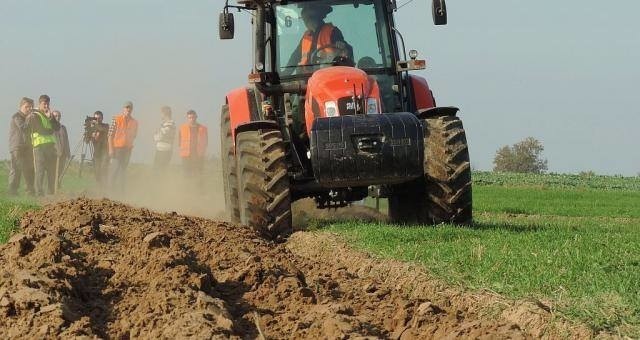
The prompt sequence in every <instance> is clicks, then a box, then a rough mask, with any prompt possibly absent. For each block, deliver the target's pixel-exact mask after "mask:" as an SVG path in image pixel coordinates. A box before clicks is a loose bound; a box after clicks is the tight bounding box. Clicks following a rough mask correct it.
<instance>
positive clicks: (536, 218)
mask: <svg viewBox="0 0 640 340" xmlns="http://www.w3.org/2000/svg"><path fill="white" fill-rule="evenodd" d="M72 173H73V172H72ZM0 182H1V183H3V184H2V185H0V214H1V215H0V216H1V217H0V242H4V241H5V240H6V238H7V237H8V235H9V234H10V233H11V232H12V231H13V230H15V227H16V223H17V221H18V219H19V217H20V215H21V214H22V212H23V211H25V210H27V209H34V208H36V207H37V202H35V201H32V200H30V199H26V198H19V199H17V200H8V199H7V198H6V172H5V171H0ZM88 183H89V182H88V181H87V180H86V179H84V180H82V179H78V178H77V176H74V175H71V176H69V177H68V178H67V182H65V187H66V188H67V190H70V191H72V192H73V191H76V192H77V191H78V190H81V189H82V187H83V186H86V185H89V184H88ZM473 190H474V191H473V192H474V209H475V211H474V214H475V215H474V219H475V222H476V225H475V226H474V227H473V228H461V227H457V226H449V225H443V226H437V227H397V226H390V225H384V224H365V225H363V224H362V223H360V222H330V221H329V222H327V221H323V222H318V226H320V227H322V230H326V231H330V232H334V233H337V234H339V235H341V236H342V237H344V238H345V239H346V240H348V241H349V242H351V243H352V244H353V245H354V246H355V247H357V248H360V249H363V250H366V251H369V252H371V253H373V254H377V255H379V256H381V257H386V258H396V259H401V260H406V261H414V262H418V263H421V264H423V265H424V266H425V268H426V269H427V271H429V272H430V273H432V274H433V276H434V277H437V278H440V279H442V280H444V281H446V282H449V283H451V284H454V285H459V286H461V287H464V288H467V289H472V290H475V289H481V290H482V289H483V290H491V291H494V292H497V293H500V294H502V295H504V296H507V297H511V298H524V299H536V300H539V301H543V302H544V303H545V304H547V305H550V307H551V308H552V309H553V310H554V312H556V313H558V314H560V315H563V316H566V317H567V318H569V319H572V320H577V321H581V322H584V323H586V324H587V325H589V326H591V327H592V328H593V329H594V330H596V331H600V330H605V331H608V332H612V333H618V334H622V335H627V336H631V337H640V289H639V287H640V178H638V177H635V178H622V177H606V176H593V175H592V176H579V175H519V174H494V173H486V172H476V173H474V188H473ZM384 206H385V204H384V202H383V204H382V208H383V209H384Z"/></svg>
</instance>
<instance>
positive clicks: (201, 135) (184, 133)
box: [180, 123, 209, 157]
mask: <svg viewBox="0 0 640 340" xmlns="http://www.w3.org/2000/svg"><path fill="white" fill-rule="evenodd" d="M191 138H192V136H191V125H189V123H184V124H182V126H180V157H190V156H192V155H191ZM196 138H198V140H197V143H196V153H197V154H196V156H198V157H204V153H205V152H206V151H207V143H208V142H209V137H208V134H207V128H206V127H205V126H203V125H200V124H198V135H197V136H196Z"/></svg>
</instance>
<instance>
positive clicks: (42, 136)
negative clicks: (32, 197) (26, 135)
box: [27, 94, 60, 196]
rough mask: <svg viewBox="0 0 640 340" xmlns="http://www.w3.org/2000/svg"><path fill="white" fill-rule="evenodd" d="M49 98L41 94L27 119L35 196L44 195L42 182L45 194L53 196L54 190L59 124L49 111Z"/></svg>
mask: <svg viewBox="0 0 640 340" xmlns="http://www.w3.org/2000/svg"><path fill="white" fill-rule="evenodd" d="M50 104H51V98H49V96H47V95H46V94H43V95H41V96H40V98H38V109H37V110H34V111H32V112H31V114H30V115H29V116H28V117H27V125H28V126H29V129H30V130H31V145H32V146H33V158H34V166H35V189H36V195H37V196H43V195H44V194H45V188H44V180H45V178H46V180H47V189H48V190H47V193H48V194H49V195H53V194H54V193H55V190H56V182H57V179H56V160H57V152H56V135H55V133H56V131H58V130H59V129H60V124H59V123H58V121H57V120H56V119H55V118H54V117H53V115H52V114H51V110H50V109H49V107H50Z"/></svg>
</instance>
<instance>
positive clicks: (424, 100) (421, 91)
mask: <svg viewBox="0 0 640 340" xmlns="http://www.w3.org/2000/svg"><path fill="white" fill-rule="evenodd" d="M409 80H410V81H411V90H412V92H413V93H412V95H413V102H414V104H415V109H416V112H418V111H420V110H426V109H430V108H432V107H435V106H436V100H435V98H434V97H433V92H432V91H431V89H430V88H429V84H428V83H427V80H426V79H424V78H422V77H420V76H416V75H410V76H409Z"/></svg>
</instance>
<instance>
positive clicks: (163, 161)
mask: <svg viewBox="0 0 640 340" xmlns="http://www.w3.org/2000/svg"><path fill="white" fill-rule="evenodd" d="M160 115H161V118H160V119H161V120H162V122H161V123H160V128H158V130H157V131H156V133H155V134H154V135H153V139H154V141H155V142H156V154H155V157H154V160H153V166H154V169H155V170H156V171H158V172H159V173H160V172H163V171H164V170H165V169H166V168H167V166H168V165H169V162H171V155H172V154H173V143H174V140H175V137H176V123H175V122H174V121H173V119H171V108H170V107H168V106H163V107H162V108H161V109H160Z"/></svg>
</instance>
